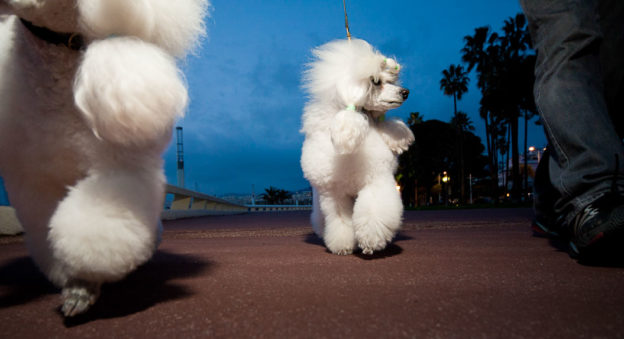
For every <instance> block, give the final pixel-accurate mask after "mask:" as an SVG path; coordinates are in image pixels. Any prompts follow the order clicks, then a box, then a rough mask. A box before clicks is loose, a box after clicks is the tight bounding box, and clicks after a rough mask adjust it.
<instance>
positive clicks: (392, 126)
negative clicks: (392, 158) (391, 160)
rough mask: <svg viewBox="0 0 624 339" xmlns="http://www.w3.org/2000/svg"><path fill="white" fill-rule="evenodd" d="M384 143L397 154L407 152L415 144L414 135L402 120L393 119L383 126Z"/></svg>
mask: <svg viewBox="0 0 624 339" xmlns="http://www.w3.org/2000/svg"><path fill="white" fill-rule="evenodd" d="M382 136H383V138H384V141H385V142H386V144H387V145H388V147H389V148H390V150H391V151H392V152H393V153H395V154H401V153H403V152H405V151H407V150H408V149H409V147H410V145H411V144H412V143H413V142H414V140H415V138H414V133H412V130H411V129H410V128H409V127H407V125H405V123H403V122H402V121H400V120H397V119H392V120H387V121H385V122H384V124H383V126H382Z"/></svg>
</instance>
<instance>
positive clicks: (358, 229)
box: [301, 39, 414, 255]
mask: <svg viewBox="0 0 624 339" xmlns="http://www.w3.org/2000/svg"><path fill="white" fill-rule="evenodd" d="M313 55H314V56H315V60H314V61H313V62H312V63H310V64H309V66H308V69H307V71H306V72H305V74H304V88H305V89H306V90H307V91H308V93H309V95H310V98H309V101H308V103H307V104H306V106H305V108H304V114H303V128H302V132H303V133H304V134H305V141H304V143H303V149H302V155H301V167H302V169H303V172H304V175H305V177H306V179H308V180H309V181H310V183H311V184H312V186H313V189H314V203H313V211H312V216H311V222H312V226H313V228H314V231H315V232H316V234H317V235H319V236H320V237H322V238H323V240H324V241H325V245H326V246H327V248H328V249H329V250H330V251H331V252H332V253H336V254H342V255H344V254H350V253H352V252H353V250H354V248H355V247H356V246H359V247H360V248H361V249H362V252H363V253H364V254H371V253H373V252H374V251H379V250H382V249H384V248H385V247H386V245H387V244H388V243H389V242H390V241H391V240H392V238H393V237H394V235H395V234H396V232H397V230H398V229H399V227H400V225H401V219H402V214H403V205H402V203H401V199H400V196H399V193H398V192H397V191H396V189H395V181H394V176H393V174H394V171H395V170H396V166H397V155H398V154H400V153H402V152H403V151H405V150H407V148H408V147H409V145H410V144H411V143H412V142H413V141H414V135H413V134H412V132H411V130H410V129H409V128H408V127H407V126H406V125H405V124H404V123H403V122H402V121H400V120H387V121H384V119H382V117H383V116H384V114H385V113H386V111H388V110H389V109H392V108H396V107H399V106H400V105H401V104H402V103H403V101H404V100H405V99H406V98H407V95H408V93H409V91H408V90H406V89H404V88H402V87H400V86H399V85H398V84H397V81H398V74H399V71H400V65H399V64H398V63H397V62H396V60H394V59H391V58H387V57H385V56H383V55H382V54H380V53H379V52H378V51H376V50H375V49H374V48H373V47H371V46H370V45H369V44H368V43H367V42H365V41H363V40H357V39H354V40H351V41H347V40H337V41H333V42H330V43H327V44H325V45H323V46H320V47H318V48H317V49H315V50H314V51H313Z"/></svg>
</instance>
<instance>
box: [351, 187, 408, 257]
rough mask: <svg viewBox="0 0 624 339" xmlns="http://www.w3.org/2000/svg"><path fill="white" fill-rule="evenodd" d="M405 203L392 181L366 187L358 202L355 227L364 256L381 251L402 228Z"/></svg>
mask: <svg viewBox="0 0 624 339" xmlns="http://www.w3.org/2000/svg"><path fill="white" fill-rule="evenodd" d="M402 216H403V203H402V202H401V197H400V196H399V192H397V190H396V188H395V185H394V181H393V179H392V178H388V179H387V180H378V181H375V182H373V183H371V184H369V185H368V186H366V187H364V189H362V190H361V191H360V192H359V194H358V198H357V200H356V201H355V206H354V209H353V227H354V228H355V237H356V239H357V242H358V246H359V247H360V248H361V249H362V253H364V254H372V253H373V252H374V251H379V250H382V249H384V248H385V247H386V245H387V244H388V243H389V242H390V241H391V240H392V238H393V237H394V235H395V234H396V232H397V231H398V230H399V228H400V226H401V219H402Z"/></svg>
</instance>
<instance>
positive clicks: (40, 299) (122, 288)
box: [0, 209, 624, 338]
mask: <svg viewBox="0 0 624 339" xmlns="http://www.w3.org/2000/svg"><path fill="white" fill-rule="evenodd" d="M530 218H531V212H530V211H529V210H526V209H505V210H495V209H492V210H467V211H441V212H408V213H407V214H406V217H405V226H404V230H403V231H402V232H401V233H400V235H399V236H398V238H397V239H396V242H395V243H394V244H393V245H391V246H390V247H389V248H388V250H387V251H385V252H384V253H382V254H380V255H376V256H374V257H372V258H370V257H363V256H357V255H353V256H347V257H340V256H335V255H332V254H330V253H328V252H326V251H325V249H324V247H322V245H321V243H320V242H319V241H318V240H317V239H316V237H315V236H313V235H312V234H311V229H310V227H309V226H308V222H307V219H308V214H307V213H301V212H285V213H276V214H249V215H240V216H227V217H206V218H197V219H188V220H178V221H171V222H167V223H165V234H164V240H163V243H162V244H161V246H160V248H159V250H158V252H157V254H156V255H155V257H154V258H153V260H152V261H150V262H149V263H148V264H146V265H145V266H143V267H141V268H140V269H139V270H138V271H136V272H135V273H133V274H132V275H130V276H129V277H128V278H127V279H126V280H124V281H123V282H120V283H117V284H111V285H107V286H105V288H104V289H103V291H102V297H101V299H100V301H98V303H97V304H96V305H95V306H94V308H93V309H92V310H91V312H90V313H89V314H88V315H87V316H84V317H81V318H78V319H75V320H72V321H71V322H65V323H64V321H63V318H62V317H61V316H60V314H59V313H58V312H57V306H58V303H59V296H58V294H57V292H58V291H56V290H55V289H54V288H53V287H51V286H50V285H49V284H48V283H47V282H46V281H45V279H44V278H42V276H41V275H40V274H38V273H37V271H36V268H35V267H34V266H33V264H32V262H31V261H30V259H28V258H27V257H26V255H27V254H26V250H25V248H24V244H23V243H22V240H21V238H0V337H2V338H22V337H38V338H48V337H117V338H121V337H136V338H139V337H158V338H165V337H166V338H174V337H175V338H188V337H220V338H237V337H268V338H290V337H308V338H320V337H342V338H348V337H364V336H375V337H388V338H395V337H419V338H420V337H458V338H468V337H504V338H509V337H512V338H513V337H531V338H534V337H542V338H553V337H561V338H569V337H611V338H613V337H623V336H624V269H623V268H620V267H589V266H583V265H580V264H578V263H576V262H575V261H573V260H571V259H570V258H569V257H568V255H567V254H566V253H564V252H561V251H559V250H558V249H557V248H555V247H553V246H551V245H550V244H549V241H548V240H546V239H540V238H534V237H532V236H531V233H530V230H529V221H530Z"/></svg>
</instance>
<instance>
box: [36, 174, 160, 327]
mask: <svg viewBox="0 0 624 339" xmlns="http://www.w3.org/2000/svg"><path fill="white" fill-rule="evenodd" d="M163 197H164V177H163V174H162V172H161V171H159V170H153V171H149V170H145V171H136V170H125V169H121V168H116V169H108V170H106V171H99V172H95V171H94V172H92V173H90V175H89V176H88V177H87V178H85V179H83V180H82V181H80V182H78V184H77V185H76V186H74V187H73V188H71V189H70V191H69V193H68V195H67V197H66V198H65V199H64V200H63V201H61V203H60V204H59V206H58V208H57V210H56V212H55V213H54V215H53V216H52V218H51V220H50V227H49V228H50V231H49V235H48V239H49V242H50V247H51V248H52V257H53V263H52V265H51V266H52V267H51V268H50V271H49V272H47V273H48V276H49V278H50V280H51V281H53V282H54V283H55V284H57V285H59V286H62V287H63V293H64V306H63V312H64V313H65V314H67V315H73V314H77V313H81V312H84V311H85V310H86V309H87V308H88V307H89V305H91V304H93V302H95V298H97V295H98V293H99V286H100V284H101V283H104V282H114V281H117V280H120V279H122V278H123V277H125V276H126V275H127V274H128V273H129V272H131V271H133V270H134V269H135V268H136V267H137V266H139V265H141V264H143V263H144V262H146V261H147V260H148V259H149V258H150V257H151V256H152V254H153V253H154V251H155V248H156V243H157V237H158V234H157V233H158V224H159V217H160V211H161V209H162V202H163Z"/></svg>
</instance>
